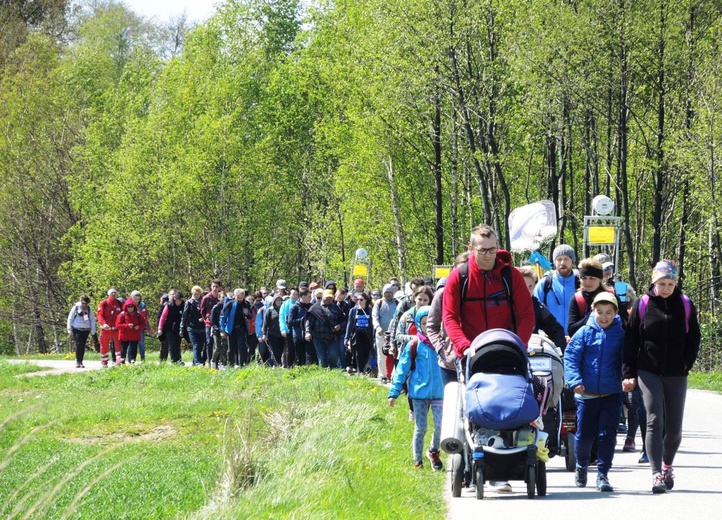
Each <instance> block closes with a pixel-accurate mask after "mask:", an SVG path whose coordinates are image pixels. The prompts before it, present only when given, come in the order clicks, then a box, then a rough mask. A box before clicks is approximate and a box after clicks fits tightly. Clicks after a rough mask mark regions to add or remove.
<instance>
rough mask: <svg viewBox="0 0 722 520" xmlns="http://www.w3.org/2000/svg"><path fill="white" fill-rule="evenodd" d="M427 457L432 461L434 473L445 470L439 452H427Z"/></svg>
mask: <svg viewBox="0 0 722 520" xmlns="http://www.w3.org/2000/svg"><path fill="white" fill-rule="evenodd" d="M426 457H427V458H428V459H429V460H430V461H431V469H433V470H434V471H441V470H442V469H444V463H443V462H441V458H440V457H439V452H438V451H431V450H429V451H427V452H426Z"/></svg>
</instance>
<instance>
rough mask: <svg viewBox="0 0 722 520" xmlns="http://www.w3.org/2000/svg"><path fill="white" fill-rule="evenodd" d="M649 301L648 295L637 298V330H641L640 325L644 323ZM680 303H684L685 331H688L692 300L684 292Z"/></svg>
mask: <svg viewBox="0 0 722 520" xmlns="http://www.w3.org/2000/svg"><path fill="white" fill-rule="evenodd" d="M648 303H649V295H648V294H645V295H644V296H642V297H641V298H640V299H639V308H638V309H637V316H639V332H642V325H643V324H644V315H645V314H646V312H647V304H648ZM682 303H683V304H684V317H685V323H686V325H687V326H686V328H685V332H689V319H690V316H691V315H692V302H691V301H690V299H689V297H688V296H687V295H686V294H683V295H682Z"/></svg>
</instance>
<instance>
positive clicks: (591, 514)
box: [445, 390, 722, 520]
mask: <svg viewBox="0 0 722 520" xmlns="http://www.w3.org/2000/svg"><path fill="white" fill-rule="evenodd" d="M639 435H640V434H639V433H637V447H638V451H637V452H636V453H623V452H622V444H623V442H624V436H623V435H621V434H620V435H618V436H617V450H616V452H615V454H614V466H613V467H612V470H611V471H610V472H609V481H610V483H611V484H612V486H614V492H612V493H601V492H599V491H597V490H596V487H595V479H596V472H593V471H592V470H591V468H590V471H589V484H588V485H587V487H586V488H577V487H575V485H574V474H573V473H572V472H569V471H566V469H565V468H564V459H563V458H562V457H558V456H557V457H553V458H552V459H551V460H550V461H549V463H547V496H545V497H535V498H534V499H533V500H530V499H528V498H527V495H526V484H524V482H522V481H511V485H512V489H513V491H512V493H511V494H497V493H496V492H494V491H492V490H491V488H489V486H488V484H487V487H486V488H485V492H484V499H483V500H477V499H476V494H475V490H474V489H473V488H464V489H463V490H462V494H461V497H459V498H453V497H452V496H451V484H450V483H447V485H446V491H445V497H446V500H447V503H448V507H449V513H448V516H447V519H448V520H474V519H483V520H491V519H494V520H506V519H507V518H514V519H518V518H530V519H541V518H545V519H546V518H563V519H567V518H568V519H582V518H583V519H584V520H594V519H597V518H599V519H601V518H603V519H605V520H606V519H609V520H646V519H670V520H677V519H681V520H697V519H717V518H722V395H719V394H715V393H712V392H705V391H701V390H690V391H688V393H687V406H686V409H685V417H684V431H683V435H682V445H681V446H680V448H679V451H678V452H677V457H676V459H675V461H674V473H675V485H674V489H673V490H672V491H669V492H667V493H664V494H661V495H653V494H652V471H651V469H650V466H649V464H638V462H637V461H638V460H639V456H640V451H639V450H640V449H641V439H640V437H639ZM447 466H448V464H447ZM447 469H448V468H447Z"/></svg>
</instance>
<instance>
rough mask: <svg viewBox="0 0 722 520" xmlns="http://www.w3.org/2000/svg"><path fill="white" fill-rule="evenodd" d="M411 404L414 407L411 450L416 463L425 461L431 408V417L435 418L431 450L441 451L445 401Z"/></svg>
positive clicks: (415, 400)
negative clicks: (442, 416)
mask: <svg viewBox="0 0 722 520" xmlns="http://www.w3.org/2000/svg"><path fill="white" fill-rule="evenodd" d="M411 403H412V405H413V407H414V437H413V441H412V443H411V449H412V451H413V455H414V462H422V461H423V460H424V437H425V436H426V430H427V429H428V427H429V426H428V425H429V408H431V415H432V416H433V417H434V434H433V435H432V436H431V444H430V445H429V450H431V451H436V452H438V451H439V442H440V441H441V415H442V412H443V409H444V406H443V404H444V400H443V399H412V400H411Z"/></svg>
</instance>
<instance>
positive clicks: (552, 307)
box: [533, 271, 577, 334]
mask: <svg viewBox="0 0 722 520" xmlns="http://www.w3.org/2000/svg"><path fill="white" fill-rule="evenodd" d="M545 279H546V277H545V276H542V277H541V278H540V279H539V281H538V282H537V284H536V287H534V293H533V296H536V299H537V300H539V301H540V302H542V303H543V304H544V305H546V306H547V308H548V309H549V311H550V312H551V313H552V316H554V317H555V318H556V319H557V321H558V322H559V323H560V324H561V326H562V327H564V334H569V331H568V330H567V322H568V320H567V318H568V314H569V300H571V299H572V298H574V293H575V292H577V275H576V273H573V274H572V275H571V276H567V277H563V276H559V273H557V272H556V271H554V274H553V275H552V285H551V288H550V289H549V292H548V293H546V298H545V297H544V283H545V281H546V280H545Z"/></svg>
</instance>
